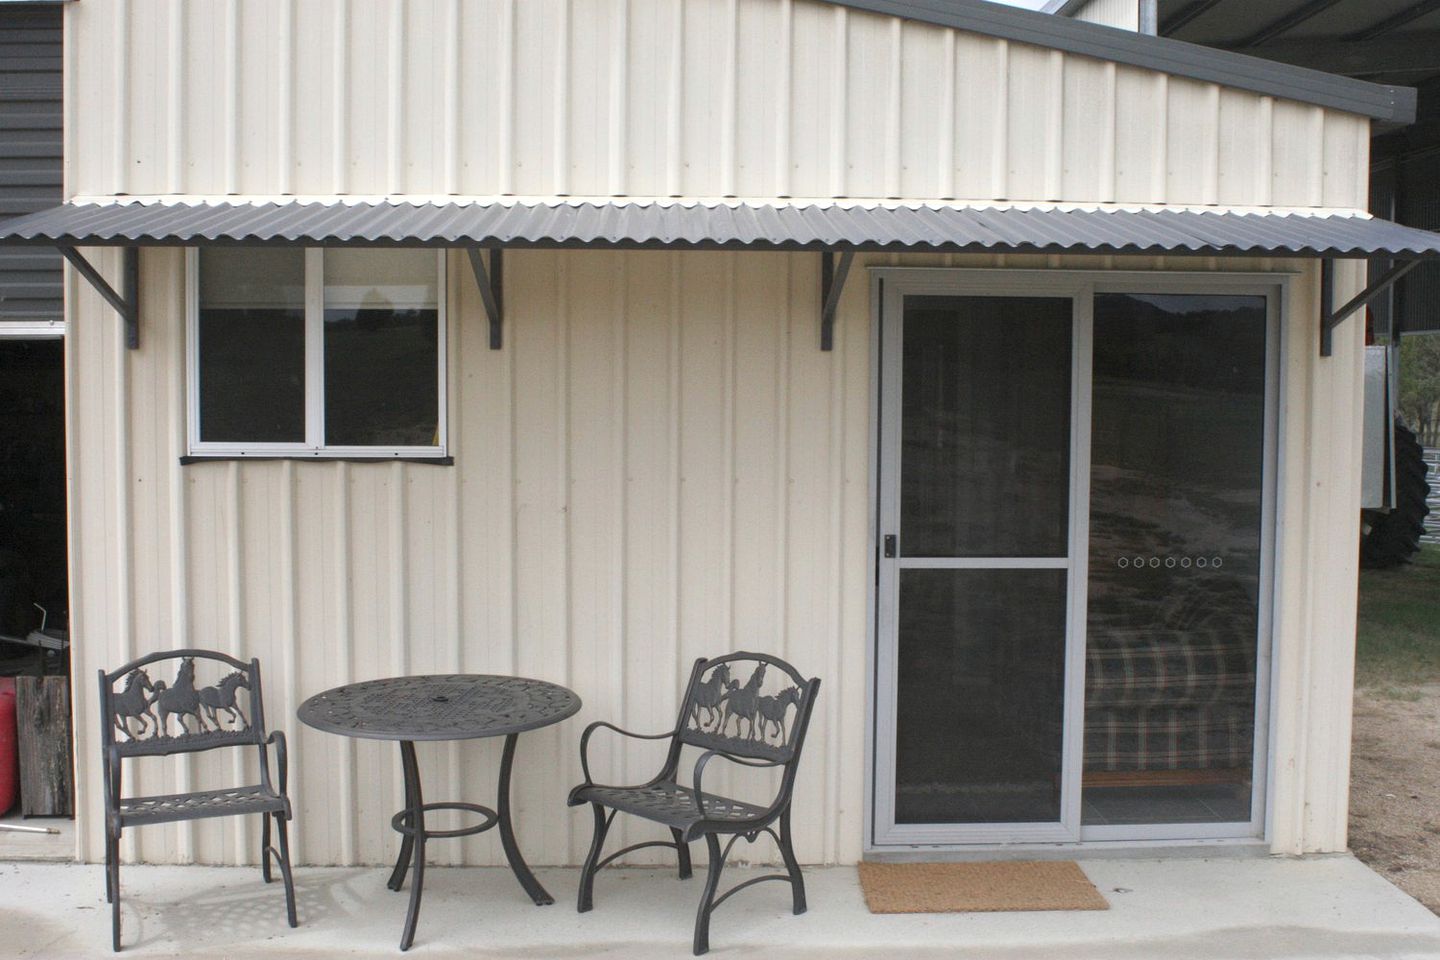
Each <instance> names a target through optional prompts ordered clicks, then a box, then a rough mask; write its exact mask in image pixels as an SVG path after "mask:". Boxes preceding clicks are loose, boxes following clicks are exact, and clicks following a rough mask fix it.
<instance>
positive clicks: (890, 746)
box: [869, 271, 1093, 847]
mask: <svg viewBox="0 0 1440 960" xmlns="http://www.w3.org/2000/svg"><path fill="white" fill-rule="evenodd" d="M883 276H884V277H885V279H886V280H887V282H886V284H885V289H884V293H883V294H882V295H881V296H882V299H883V303H882V304H881V309H882V314H881V317H882V322H881V323H879V324H878V325H877V326H879V327H880V340H881V351H880V356H879V357H877V361H878V363H879V364H880V367H881V373H880V383H881V395H880V397H879V414H880V417H881V419H880V421H879V422H878V426H879V434H880V436H879V439H880V446H879V447H878V450H879V463H878V468H879V472H878V474H877V477H876V479H877V486H876V509H877V520H878V521H879V526H880V527H881V528H883V531H881V530H878V529H877V533H879V532H889V533H898V530H899V521H900V516H899V498H898V490H899V477H900V472H899V471H900V444H899V424H900V417H901V409H900V399H901V393H900V391H901V383H900V360H901V358H900V346H901V343H902V337H903V332H904V331H903V318H904V313H903V309H904V298H905V297H907V296H927V295H932V296H933V295H938V296H965V297H997V298H1005V297H1010V298H1014V297H1053V298H1056V299H1068V300H1069V301H1070V303H1071V313H1070V409H1069V414H1070V459H1069V468H1070V483H1069V496H1068V498H1067V518H1066V519H1067V523H1066V527H1067V536H1066V551H1065V556H1064V558H1063V559H1062V558H1043V559H1035V558H1015V557H988V558H945V559H939V560H924V559H923V558H907V557H905V544H904V542H903V539H902V541H901V542H900V550H899V553H900V556H899V557H897V558H895V559H893V560H884V559H881V558H879V557H877V559H876V562H877V565H878V571H877V577H876V586H875V590H876V600H877V604H876V617H877V622H876V630H877V633H876V636H877V637H893V636H895V635H896V632H897V624H896V623H895V621H894V619H893V617H894V614H895V613H896V611H897V608H898V604H897V602H896V600H897V599H898V594H899V579H900V576H899V575H900V571H901V570H902V569H907V568H912V567H935V568H942V567H943V568H954V569H1063V570H1065V571H1066V572H1067V576H1066V598H1065V603H1066V615H1065V648H1064V664H1065V667H1064V683H1063V689H1064V699H1063V701H1062V711H1063V718H1064V719H1063V722H1062V732H1061V760H1060V771H1061V777H1060V809H1059V819H1058V820H1057V821H1044V822H1039V823H1026V822H1014V823H963V824H898V823H896V822H895V732H896V712H897V706H898V700H899V697H898V673H897V668H896V653H897V648H896V644H894V643H888V644H881V643H876V644H874V645H873V647H874V656H875V667H876V671H875V674H874V677H873V683H872V688H873V690H874V693H875V697H876V699H875V705H876V706H875V711H874V713H873V714H872V721H873V722H872V724H871V726H872V728H873V729H874V731H875V747H876V751H875V763H874V765H873V767H872V774H873V776H874V779H875V789H874V790H873V791H872V796H873V800H874V807H873V809H872V811H871V817H870V818H869V824H870V828H871V830H872V838H873V842H874V843H875V845H876V846H890V847H893V846H914V845H927V846H928V845H960V844H967V845H968V844H973V843H1000V844H1010V843H1063V842H1076V841H1078V840H1079V837H1080V790H1079V786H1080V784H1079V778H1078V767H1077V763H1078V760H1079V757H1080V756H1081V753H1080V751H1081V746H1082V744H1081V740H1080V732H1081V730H1082V727H1081V725H1080V723H1079V722H1078V721H1079V716H1078V713H1077V711H1079V710H1080V709H1082V708H1083V700H1084V698H1083V695H1082V694H1083V684H1084V679H1085V676H1084V669H1085V659H1084V658H1085V650H1084V646H1083V644H1082V643H1079V642H1077V638H1082V639H1083V636H1084V631H1083V625H1084V621H1085V602H1086V597H1085V590H1084V584H1085V582H1086V580H1087V579H1088V570H1087V568H1086V563H1085V555H1084V554H1085V551H1084V545H1085V544H1086V542H1087V540H1088V537H1089V529H1088V528H1089V512H1088V510H1084V509H1078V507H1080V506H1081V505H1083V504H1085V503H1086V502H1087V501H1088V498H1089V477H1090V472H1089V459H1090V458H1089V449H1090V426H1089V425H1090V384H1089V376H1088V370H1089V368H1090V352H1089V343H1090V339H1091V338H1090V336H1089V326H1090V323H1091V305H1092V302H1093V297H1091V296H1090V295H1089V289H1090V285H1089V284H1088V283H1087V282H1086V281H1085V280H1084V278H1078V277H1076V276H1073V275H1068V274H1065V273H1062V272H1058V271H1056V272H1047V271H1041V272H1039V273H1038V274H1031V275H1028V276H1019V275H1017V274H1016V273H1004V272H998V273H997V272H995V271H977V272H973V273H972V272H961V271H954V272H952V271H944V272H938V273H937V272H936V271H923V272H921V273H918V274H914V273H908V272H904V271H891V272H887V273H885V274H883ZM887 317H888V318H890V322H888V323H886V322H884V318H887ZM887 491H888V493H889V494H890V496H886V493H887ZM907 560H912V561H917V562H912V563H906V561H907ZM887 598H888V602H887ZM887 677H888V678H890V682H889V683H888V684H886V683H885V682H883V681H884V679H885V678H887ZM1072 714H1075V715H1074V716H1072Z"/></svg>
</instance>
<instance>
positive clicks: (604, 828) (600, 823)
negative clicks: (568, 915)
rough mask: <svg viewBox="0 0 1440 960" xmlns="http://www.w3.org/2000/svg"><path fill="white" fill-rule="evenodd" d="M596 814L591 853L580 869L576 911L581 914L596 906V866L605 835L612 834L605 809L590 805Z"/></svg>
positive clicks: (595, 804) (596, 804)
mask: <svg viewBox="0 0 1440 960" xmlns="http://www.w3.org/2000/svg"><path fill="white" fill-rule="evenodd" d="M590 808H591V809H592V810H593V811H594V813H595V835H594V837H592V838H591V840H590V852H589V853H588V854H587V855H586V856H585V865H584V866H583V867H581V868H580V895H579V898H578V899H577V900H576V903H575V909H576V911H578V912H579V913H588V912H589V911H590V910H591V909H593V908H594V906H595V872H596V870H597V869H598V867H597V866H596V864H598V863H599V862H600V849H601V848H602V847H603V846H605V834H607V833H609V832H610V820H609V818H608V817H606V816H605V808H604V807H602V806H601V805H600V804H598V803H592V804H590Z"/></svg>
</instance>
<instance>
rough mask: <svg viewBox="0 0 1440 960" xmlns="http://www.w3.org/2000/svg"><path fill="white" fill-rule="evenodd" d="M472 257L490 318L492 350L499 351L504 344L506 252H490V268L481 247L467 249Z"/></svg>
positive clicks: (486, 312)
mask: <svg viewBox="0 0 1440 960" xmlns="http://www.w3.org/2000/svg"><path fill="white" fill-rule="evenodd" d="M465 252H466V253H468V254H469V255H470V269H471V270H472V271H474V273H475V286H477V287H479V288H480V299H481V300H482V301H484V303H485V314H486V315H487V316H488V317H489V318H490V349H491V350H499V349H500V347H501V345H502V344H503V342H504V340H503V330H504V325H505V324H504V321H505V312H504V311H505V288H504V279H505V272H504V271H505V260H504V257H505V251H504V250H502V249H500V248H499V247H495V248H493V249H492V250H491V251H490V268H489V269H488V270H487V269H486V268H485V260H484V258H482V257H481V256H480V248H479V247H467V248H466V250H465Z"/></svg>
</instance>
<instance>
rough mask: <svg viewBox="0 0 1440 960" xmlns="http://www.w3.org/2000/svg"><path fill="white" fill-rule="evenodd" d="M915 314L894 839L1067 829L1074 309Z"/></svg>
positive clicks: (1044, 304)
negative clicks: (986, 827)
mask: <svg viewBox="0 0 1440 960" xmlns="http://www.w3.org/2000/svg"><path fill="white" fill-rule="evenodd" d="M904 304H905V307H904V331H903V348H902V353H903V356H902V358H901V364H900V366H901V376H902V388H901V408H902V411H901V427H900V438H899V439H900V465H899V491H898V492H899V501H900V522H899V529H898V544H897V549H898V561H897V562H898V566H899V571H898V578H899V583H898V610H897V615H896V622H897V626H898V636H897V644H898V648H897V664H896V665H897V677H896V683H897V686H898V689H897V691H896V694H897V695H896V711H897V712H896V746H895V749H896V755H895V770H896V776H895V781H896V782H895V791H896V796H895V822H896V823H897V824H966V823H973V824H982V823H1043V822H1055V821H1058V820H1059V819H1060V815H1061V805H1060V785H1061V781H1062V769H1061V767H1062V764H1061V755H1062V744H1063V737H1062V730H1063V723H1064V675H1065V640H1066V618H1067V614H1066V610H1067V604H1066V589H1067V588H1066V584H1067V577H1068V573H1067V569H1068V564H1069V560H1068V556H1069V533H1068V531H1069V525H1070V506H1069V504H1070V434H1071V349H1072V348H1071V337H1072V330H1071V327H1072V302H1071V300H1070V299H1069V298H1059V297H1051V298H1047V297H959V296H909V297H906V298H905V300H904Z"/></svg>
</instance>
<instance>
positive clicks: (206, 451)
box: [185, 247, 449, 461]
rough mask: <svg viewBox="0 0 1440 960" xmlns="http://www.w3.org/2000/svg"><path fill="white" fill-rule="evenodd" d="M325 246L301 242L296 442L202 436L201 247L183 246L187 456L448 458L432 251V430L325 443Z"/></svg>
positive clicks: (441, 287) (443, 347)
mask: <svg viewBox="0 0 1440 960" xmlns="http://www.w3.org/2000/svg"><path fill="white" fill-rule="evenodd" d="M326 249H327V248H325V247H305V248H304V253H305V314H304V324H305V331H304V332H305V439H304V441H302V442H299V443H273V442H236V441H230V440H226V441H216V440H209V441H206V440H201V439H200V414H201V410H200V336H199V332H200V250H199V248H198V247H190V248H188V249H187V250H186V251H185V396H186V400H185V413H186V425H185V440H186V444H185V446H186V453H187V455H188V457H191V458H196V459H204V458H218V459H225V458H254V459H296V460H326V459H330V460H442V461H443V460H447V459H448V458H449V422H448V417H447V412H448V408H449V384H448V378H447V373H448V369H449V363H448V355H449V322H448V316H447V312H448V311H447V303H446V301H447V300H448V299H449V297H448V296H447V292H448V289H449V288H448V287H447V285H446V260H447V258H446V256H445V251H444V250H436V251H434V254H435V260H436V264H435V269H436V316H435V323H436V325H437V329H436V341H435V343H436V371H435V389H436V399H437V410H436V414H437V416H436V430H437V433H438V435H439V443H438V444H435V445H425V446H355V445H345V446H342V445H333V446H332V445H326V444H325V443H324V439H325V251H326Z"/></svg>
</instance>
